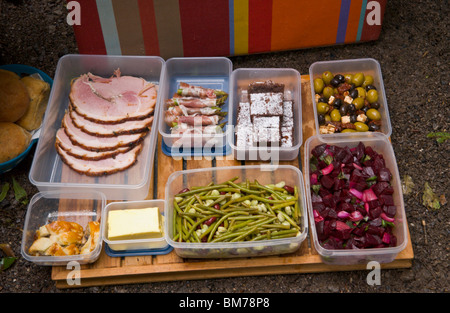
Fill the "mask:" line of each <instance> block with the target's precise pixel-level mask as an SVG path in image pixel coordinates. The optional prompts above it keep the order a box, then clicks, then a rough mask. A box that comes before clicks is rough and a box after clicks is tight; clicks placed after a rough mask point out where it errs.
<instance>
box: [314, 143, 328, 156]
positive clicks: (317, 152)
mask: <svg viewBox="0 0 450 313" xmlns="http://www.w3.org/2000/svg"><path fill="white" fill-rule="evenodd" d="M326 148H327V145H326V144H321V145H318V146H316V147H315V148H314V149H312V151H311V154H312V155H314V156H315V157H316V158H319V157H320V156H321V155H322V154H323V152H324V151H325V149H326Z"/></svg>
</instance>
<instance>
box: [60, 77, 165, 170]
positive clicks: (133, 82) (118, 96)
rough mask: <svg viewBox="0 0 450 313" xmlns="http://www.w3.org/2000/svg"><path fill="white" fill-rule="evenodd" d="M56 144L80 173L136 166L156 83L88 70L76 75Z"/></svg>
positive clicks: (63, 156) (145, 134) (147, 123)
mask: <svg viewBox="0 0 450 313" xmlns="http://www.w3.org/2000/svg"><path fill="white" fill-rule="evenodd" d="M69 98H70V104H69V108H68V110H67V111H66V113H65V115H64V118H63V120H62V123H61V128H60V129H59V130H58V131H57V133H56V142H55V147H56V151H57V152H58V154H59V156H60V157H61V159H62V160H63V162H64V163H65V164H67V165H68V166H69V167H70V168H72V169H73V170H75V171H76V172H78V173H81V174H85V175H88V176H101V175H109V174H113V173H116V172H118V171H123V170H125V169H127V168H129V167H130V166H132V165H134V164H135V163H136V161H137V157H138V155H139V153H140V152H141V150H142V145H143V139H144V138H145V136H147V134H148V133H149V132H150V129H151V126H152V122H153V117H154V109H155V105H156V98H157V86H156V85H154V84H152V83H149V82H147V81H146V80H144V79H143V78H138V77H133V76H121V73H120V70H116V71H115V72H114V75H113V76H112V77H110V78H103V77H100V76H96V75H93V74H91V73H88V74H83V75H81V76H80V77H78V78H76V79H74V80H73V81H72V85H71V91H70V95H69Z"/></svg>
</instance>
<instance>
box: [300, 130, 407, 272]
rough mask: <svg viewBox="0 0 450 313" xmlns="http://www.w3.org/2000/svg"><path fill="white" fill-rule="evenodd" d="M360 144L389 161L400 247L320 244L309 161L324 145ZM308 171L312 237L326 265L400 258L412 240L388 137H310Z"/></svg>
mask: <svg viewBox="0 0 450 313" xmlns="http://www.w3.org/2000/svg"><path fill="white" fill-rule="evenodd" d="M360 141H361V142H362V143H363V144H364V145H366V146H371V147H372V148H373V150H374V151H376V152H378V153H380V154H382V155H383V157H384V160H385V162H386V167H387V168H389V169H390V171H391V173H392V180H391V184H392V186H393V188H394V194H393V197H394V203H395V205H396V207H397V213H396V216H395V222H394V225H395V226H394V229H393V233H394V234H395V235H396V237H397V246H395V247H387V248H368V249H358V250H355V249H353V250H330V249H325V248H323V247H322V246H321V245H320V244H319V241H318V238H317V231H316V226H315V222H314V216H313V211H312V202H311V190H310V181H309V176H310V172H309V166H310V164H309V162H310V158H311V156H312V154H311V150H312V149H314V147H316V146H318V145H321V144H324V143H326V144H330V145H336V146H339V147H345V146H348V147H350V148H353V147H355V146H357V145H358V143H359V142H360ZM304 171H305V185H306V187H305V192H306V199H307V206H308V213H309V217H310V221H311V233H312V238H313V242H314V247H315V249H316V250H317V252H318V254H319V255H320V257H321V259H322V261H323V262H324V263H326V264H336V265H349V264H367V263H368V262H370V261H377V262H379V263H389V262H392V261H393V260H394V259H395V257H396V256H397V254H398V253H399V252H400V251H402V250H403V249H404V248H405V247H406V244H407V241H408V237H407V225H406V214H405V206H404V203H403V193H402V188H401V180H400V175H399V172H398V168H397V161H396V159H395V155H394V150H393V148H392V145H391V144H390V142H389V140H388V139H387V137H386V136H384V135H383V134H380V133H370V134H365V135H360V136H358V137H356V136H352V134H347V136H340V137H334V138H329V137H327V138H325V137H320V136H317V135H316V136H312V137H310V138H308V140H306V142H305V160H304Z"/></svg>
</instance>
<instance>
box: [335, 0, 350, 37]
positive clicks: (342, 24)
mask: <svg viewBox="0 0 450 313" xmlns="http://www.w3.org/2000/svg"><path fill="white" fill-rule="evenodd" d="M350 2H351V0H342V1H341V10H340V13H339V24H338V29H337V34H336V43H344V42H345V34H346V33H347V22H348V15H349V13H350Z"/></svg>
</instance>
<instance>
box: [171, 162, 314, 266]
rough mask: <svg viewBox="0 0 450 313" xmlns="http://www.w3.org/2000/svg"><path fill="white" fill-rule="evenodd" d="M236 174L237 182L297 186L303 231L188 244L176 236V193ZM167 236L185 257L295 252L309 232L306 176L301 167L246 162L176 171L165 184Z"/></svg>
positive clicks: (227, 178) (226, 178) (178, 252)
mask: <svg viewBox="0 0 450 313" xmlns="http://www.w3.org/2000/svg"><path fill="white" fill-rule="evenodd" d="M236 176H239V179H238V180H237V181H236V182H240V181H242V180H246V179H249V180H250V181H253V180H255V179H256V180H258V182H259V183H261V184H276V183H279V182H281V181H284V182H285V183H286V185H289V186H297V187H298V193H299V210H300V214H301V219H300V227H301V233H300V234H299V235H297V236H296V237H291V238H284V239H272V240H261V241H247V242H245V241H243V242H216V243H186V242H177V241H174V240H173V239H172V238H173V231H174V227H173V210H174V208H173V201H174V196H175V195H176V194H177V193H179V191H180V190H182V189H184V188H190V189H191V188H192V187H194V186H206V185H207V184H209V183H210V182H214V183H220V182H224V181H227V180H230V179H232V178H234V177H236ZM165 194H166V208H165V216H166V219H165V237H166V240H167V242H168V243H169V245H171V246H173V248H174V250H175V252H176V253H177V254H178V255H179V256H180V257H185V258H233V257H249V256H265V255H276V254H283V253H292V252H295V251H296V250H297V249H298V248H299V247H300V245H301V243H302V242H303V240H305V238H306V236H307V234H308V217H307V213H306V202H305V196H304V185H303V176H302V173H301V172H300V170H299V169H298V168H296V167H294V166H290V165H278V166H275V165H247V166H230V167H215V168H203V169H194V170H186V171H179V172H175V173H173V174H172V175H170V176H169V178H168V181H167V184H166V190H165Z"/></svg>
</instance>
